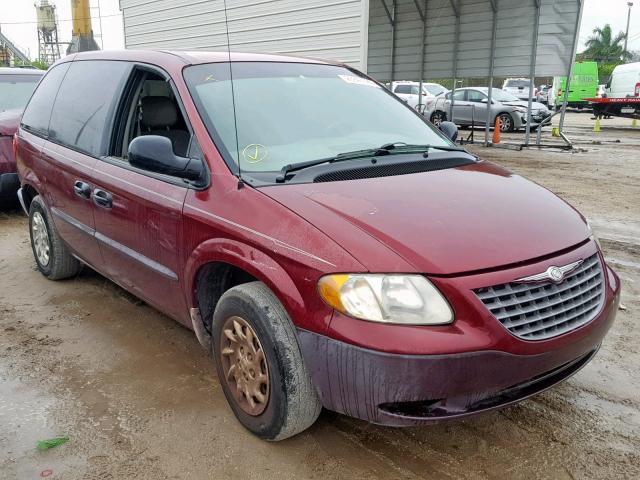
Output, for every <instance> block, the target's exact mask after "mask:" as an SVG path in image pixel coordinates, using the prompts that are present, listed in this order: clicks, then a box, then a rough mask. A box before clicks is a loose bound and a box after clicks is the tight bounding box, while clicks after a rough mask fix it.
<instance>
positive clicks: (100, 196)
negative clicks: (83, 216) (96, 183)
mask: <svg viewBox="0 0 640 480" xmlns="http://www.w3.org/2000/svg"><path fill="white" fill-rule="evenodd" d="M93 203H95V204H96V205H97V206H99V207H102V208H111V207H112V205H113V202H112V197H111V194H110V193H109V192H105V191H104V190H101V189H99V188H96V189H95V190H94V191H93Z"/></svg>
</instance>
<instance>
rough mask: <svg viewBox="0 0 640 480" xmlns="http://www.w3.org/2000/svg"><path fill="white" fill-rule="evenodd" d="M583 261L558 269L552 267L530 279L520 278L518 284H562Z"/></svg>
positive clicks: (531, 276) (529, 277)
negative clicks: (549, 282)
mask: <svg viewBox="0 0 640 480" xmlns="http://www.w3.org/2000/svg"><path fill="white" fill-rule="evenodd" d="M582 262H583V260H578V261H577V262H573V263H570V264H568V265H564V266H562V267H556V266H555V265H551V266H550V267H549V268H547V269H546V270H545V271H544V272H542V273H536V274H535V275H530V276H528V277H523V278H518V279H517V280H515V281H516V282H548V281H551V282H553V283H560V282H562V281H563V280H564V278H565V276H566V275H567V274H568V273H571V272H572V271H574V270H575V269H576V268H578V267H579V266H580V265H581V264H582Z"/></svg>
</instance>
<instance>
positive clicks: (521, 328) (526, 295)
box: [474, 254, 604, 340]
mask: <svg viewBox="0 0 640 480" xmlns="http://www.w3.org/2000/svg"><path fill="white" fill-rule="evenodd" d="M474 291H475V293H476V295H477V296H478V298H479V299H480V300H481V301H482V303H484V304H485V306H486V307H487V308H488V309H489V311H490V312H491V313H492V314H493V315H494V316H495V317H496V318H497V319H498V320H499V321H500V323H502V325H504V326H505V327H506V328H507V330H509V332H511V333H512V334H513V335H515V336H516V337H520V338H523V339H525V340H543V339H546V338H551V337H555V336H557V335H561V334H563V333H566V332H568V331H570V330H573V329H574V328H577V327H579V326H581V325H584V324H585V323H588V322H590V321H591V320H592V319H593V318H594V317H595V316H596V314H597V313H598V312H599V311H600V307H601V306H602V303H603V301H604V277H603V274H602V266H601V265H600V260H599V258H598V255H597V254H595V255H593V256H592V257H589V258H588V259H586V260H585V261H584V262H583V263H582V264H581V265H580V266H579V267H578V268H577V269H576V270H575V271H573V272H571V273H569V274H568V275H567V277H566V278H565V279H564V280H563V281H562V282H561V283H558V284H556V283H552V282H545V283H540V282H537V283H535V282H527V283H505V284H503V285H495V286H493V287H485V288H479V289H477V290H474Z"/></svg>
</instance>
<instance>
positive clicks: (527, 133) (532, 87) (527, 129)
mask: <svg viewBox="0 0 640 480" xmlns="http://www.w3.org/2000/svg"><path fill="white" fill-rule="evenodd" d="M533 2H534V4H535V7H536V16H535V19H534V23H533V39H532V43H531V63H530V64H529V84H530V85H529V101H528V104H527V125H526V127H525V134H524V144H525V145H526V146H529V136H530V135H531V121H532V120H533V119H532V115H531V110H532V106H533V92H534V91H535V76H536V56H537V54H538V31H539V29H540V0H533ZM540 128H542V126H539V127H538V129H540Z"/></svg>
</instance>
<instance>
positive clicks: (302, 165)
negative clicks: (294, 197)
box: [276, 142, 465, 183]
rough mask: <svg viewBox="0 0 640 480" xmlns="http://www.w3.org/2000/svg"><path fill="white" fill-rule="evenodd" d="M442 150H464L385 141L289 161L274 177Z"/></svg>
mask: <svg viewBox="0 0 640 480" xmlns="http://www.w3.org/2000/svg"><path fill="white" fill-rule="evenodd" d="M431 149H434V150H443V151H446V152H464V151H465V150H464V149H462V148H457V147H449V146H446V145H411V144H407V143H404V142H396V143H385V144H384V145H381V146H380V147H377V148H367V149H364V150H354V151H352V152H343V153H339V154H337V155H336V156H334V157H328V158H319V159H316V160H307V161H306V162H297V163H290V164H288V165H285V166H283V167H282V168H281V169H280V175H278V176H277V177H276V182H277V183H284V182H285V181H286V178H287V175H288V174H289V173H292V172H297V171H299V170H304V169H306V168H311V167H315V166H316V165H322V164H323V163H336V162H342V161H345V160H356V159H358V158H371V157H380V156H385V155H400V154H405V153H423V152H428V151H429V150H431Z"/></svg>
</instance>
